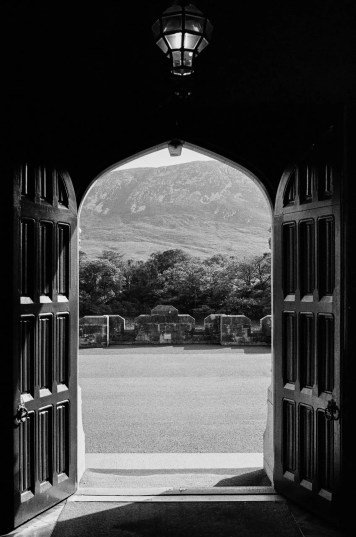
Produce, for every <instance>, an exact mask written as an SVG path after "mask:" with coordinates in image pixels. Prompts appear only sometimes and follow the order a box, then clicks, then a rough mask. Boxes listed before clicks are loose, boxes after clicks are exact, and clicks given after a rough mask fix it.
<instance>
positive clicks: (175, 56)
mask: <svg viewBox="0 0 356 537" xmlns="http://www.w3.org/2000/svg"><path fill="white" fill-rule="evenodd" d="M172 60H173V67H180V66H181V65H182V54H181V52H180V50H174V51H173V52H172Z"/></svg>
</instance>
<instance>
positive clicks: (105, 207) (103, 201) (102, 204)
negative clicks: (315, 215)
mask: <svg viewBox="0 0 356 537" xmlns="http://www.w3.org/2000/svg"><path fill="white" fill-rule="evenodd" d="M186 146H187V147H188V148H192V147H194V149H195V150H199V152H200V151H202V150H201V148H200V147H199V148H197V146H193V145H191V144H189V143H186V144H184V150H183V152H184V151H185V147H186ZM162 148H163V149H164V151H166V152H167V154H168V150H167V144H161V145H160V146H156V147H155V148H153V149H154V150H157V149H162ZM152 154H154V152H153V153H151V155H152ZM205 154H207V155H209V157H213V156H214V157H215V158H216V160H217V161H219V160H221V161H222V162H223V164H224V165H225V164H227V165H228V167H229V168H230V169H231V170H234V168H237V169H238V170H239V171H243V177H244V181H245V182H246V183H248V184H249V185H250V184H251V182H253V183H254V184H258V190H260V189H261V188H262V187H261V186H260V185H261V184H262V183H261V181H260V180H259V179H257V177H256V175H255V174H253V173H252V172H250V171H248V170H247V169H246V168H245V167H243V166H240V165H238V164H236V163H232V161H230V160H228V159H222V158H221V157H218V156H217V155H216V154H213V153H211V152H208V151H206V152H205ZM135 156H136V158H137V155H135ZM175 160H176V159H174V158H171V161H175ZM135 161H136V159H133V160H132V163H134V162H135ZM120 164H122V163H121V162H119V163H116V164H114V165H113V166H111V167H110V168H108V170H109V171H110V170H113V169H114V170H116V169H118V170H119V169H120ZM175 164H177V162H175ZM146 165H148V164H146ZM125 173H126V172H125ZM105 176H106V179H105V181H106V182H103V183H100V185H99V186H97V187H96V190H95V192H96V194H93V195H92V197H91V198H90V201H88V209H87V210H88V213H89V212H93V214H96V206H95V202H94V200H95V199H97V203H98V210H100V211H103V212H104V213H106V211H110V210H111V211H113V209H109V204H110V207H111V206H112V201H113V200H112V199H110V202H108V201H107V198H106V197H105V190H106V189H110V188H111V184H112V185H114V184H115V181H116V176H115V174H114V173H113V174H110V173H107V171H106V172H104V175H101V174H100V175H99V177H105ZM138 177H141V176H140V175H138ZM188 177H189V175H188ZM231 177H233V174H232V175H231ZM247 177H248V179H247ZM229 178H230V176H229ZM95 180H96V179H95ZM110 181H111V183H110ZM126 181H130V184H131V181H132V178H131V177H129V176H127V177H125V184H126ZM137 181H138V182H139V179H137ZM157 181H158V178H157ZM250 181H251V182H250ZM91 184H93V183H91ZM104 185H105V186H104ZM253 186H254V185H253ZM90 188H91V187H90V186H89V188H88V190H89V189H90ZM249 188H251V189H252V186H251V187H249ZM113 189H114V187H113ZM193 190H194V188H193ZM256 190H257V189H255V188H254V190H253V192H254V193H255V198H254V199H253V201H251V203H253V202H255V204H257V199H258V203H259V204H262V202H261V197H262V196H261V197H258V196H257V192H256ZM110 192H111V193H112V191H111V190H110ZM202 192H203V191H202ZM123 195H124V194H123ZM97 196H98V197H97ZM113 196H114V195H113ZM266 198H268V196H267V194H266V193H264V199H265V200H266ZM130 199H131V198H130ZM83 203H84V201H82V204H81V209H80V215H81V214H82V212H81V211H82V208H83ZM142 203H144V201H142ZM142 203H141V202H140V203H139V205H140V204H141V205H142ZM271 205H272V204H271V201H270V200H269V199H268V205H267V203H266V206H265V205H264V206H263V210H264V214H266V213H267V210H266V207H268V208H269V217H270V219H271V215H272V214H271V213H272V209H271ZM114 206H116V202H115V204H114ZM122 210H123V212H124V210H125V209H124V208H123V209H122ZM211 210H212V211H213V209H211ZM100 214H102V212H100ZM140 214H142V213H139V215H138V216H136V218H137V220H139V218H140ZM143 214H144V213H143ZM266 221H267V225H266V230H267V229H268V228H269V227H270V225H271V220H270V221H269V222H268V219H267V217H266V219H265V220H264V222H266ZM106 225H108V224H106ZM115 225H116V224H115ZM117 225H120V224H117ZM80 226H81V224H80ZM246 226H247V225H246ZM236 231H238V227H237V228H236ZM110 233H111V232H110ZM157 233H158V235H159V234H160V230H159V229H158V230H157ZM89 235H90V230H89V224H88V223H87V231H86V237H87V238H89ZM235 240H236V235H235ZM103 243H104V238H103ZM106 247H108V245H106V246H105V248H106ZM176 247H178V246H176ZM121 248H124V246H123V245H121ZM265 248H266V250H268V242H267V239H266V244H265ZM83 250H84V251H87V250H86V246H85V245H83ZM121 251H122V252H124V251H125V250H124V249H123V250H121ZM264 251H265V250H264ZM218 252H219V250H216V252H215V253H218ZM231 253H232V252H231ZM241 255H246V257H247V256H248V254H247V253H246V254H245V253H244V254H241ZM93 256H94V254H93V253H92V258H93ZM96 256H98V253H97V252H96V255H95V257H96ZM179 311H180V313H187V312H186V311H184V310H182V311H181V310H179ZM222 311H223V310H222ZM113 313H117V314H119V315H122V316H124V317H125V314H124V313H122V312H121V311H120V310H116V311H113ZM139 313H147V312H143V311H142V310H141V311H139V312H137V313H136V315H139ZM234 313H236V314H237V313H243V310H240V311H236V312H234ZM268 313H270V311H268ZM98 314H99V315H100V313H97V315H98ZM86 315H95V313H91V312H88V313H86ZM192 315H193V313H192ZM206 315H207V314H206ZM261 317H262V315H261ZM88 321H89V319H88ZM126 348H127V347H126ZM83 352H84V351H83ZM250 358H251V360H252V356H251V357H250ZM267 367H268V377H269V378H270V371H269V363H268V364H267ZM91 375H92V373H91ZM100 376H101V375H100ZM266 376H267V375H266ZM83 382H84V381H83ZM266 388H267V387H265V386H264V387H263V389H261V390H260V391H261V399H264V402H265V400H266V395H267V393H266ZM270 391H271V389H270ZM84 393H85V399H86V402H85V404H86V405H88V404H89V403H88V399H90V398H88V395H87V393H86V392H84ZM115 401H116V400H115V399H114V400H113V401H112V402H113V403H114V402H115ZM120 403H121V404H118V402H117V404H118V406H119V409H118V411H117V414H119V413H120V412H121V411H120V409H121V407H122V406H123V405H122V400H121V399H120ZM99 404H101V403H99ZM236 404H239V403H238V401H236ZM261 406H262V403H261ZM265 406H267V405H266V403H265ZM89 408H90V412H93V402H92V401H90V407H89V406H88V407H87V409H88V411H89ZM268 409H269V414H270V416H269V433H268V434H266V435H265V451H266V453H268V455H266V456H268V458H269V461H268V464H267V465H266V468H267V471H268V473H269V475H270V477H271V478H272V468H273V456H272V454H273V449H272V443H271V442H272V433H271V423H272V407H271V404H270V403H269V405H268ZM264 410H265V409H263V414H264ZM261 413H262V411H261ZM89 415H91V414H89ZM233 415H234V414H233ZM177 420H178V418H177ZM242 420H243V416H242V417H241V421H242ZM241 421H240V420H239V419H238V416H236V423H241ZM261 421H262V420H261ZM100 423H101V424H103V423H105V415H104V414H103V415H102V419H101V420H100ZM118 423H119V420H118V419H116V421H115V425H114V426H113V430H115V431H120V428H119V426H118ZM122 423H124V418H122ZM136 427H137V424H136ZM232 427H234V432H231V439H233V438H236V439H237V438H239V435H240V437H241V436H244V435H243V434H241V430H240V431H238V430H236V429H235V426H232ZM236 428H237V426H236ZM251 429H252V427H251ZM88 430H89V426H88ZM100 430H101V431H102V429H100ZM259 430H260V428H259ZM254 433H255V431H251V434H254ZM125 434H127V435H128V436H129V435H130V430H129V428H127V429H126V428H125V426H124V429H123V430H122V431H121V434H120V435H119V437H121V436H122V435H123V436H125ZM262 434H263V432H262V431H261V434H260V436H259V438H260V443H261V445H259V447H258V448H257V449H250V451H258V452H262ZM95 435H96V437H100V441H101V442H102V445H103V444H104V442H103V441H102V435H100V434H99V433H98V432H96V433H95ZM256 435H257V433H256ZM137 436H140V435H139V433H138V435H137ZM117 442H118V443H120V445H121V446H122V444H123V441H122V440H121V438H120V440H119V439H118V440H117ZM90 443H91V445H93V443H94V442H93V441H92V436H91V437H90ZM182 443H183V442H182ZM216 443H217V442H216ZM231 444H233V442H231ZM95 445H96V446H98V445H99V441H98V440H96V441H95ZM110 445H113V441H112V440H110ZM129 445H130V448H128V449H126V450H125V449H121V450H120V449H118V448H117V451H124V452H130V449H132V450H134V451H135V450H136V448H133V447H132V442H131V443H130V444H129ZM207 445H208V444H207ZM226 445H227V444H226ZM267 445H268V446H269V447H268V449H267ZM200 449H202V448H201V447H200ZM243 449H245V448H241V444H240V443H239V442H238V441H237V442H236V445H235V449H234V447H232V451H236V452H239V451H243ZM147 450H148V451H150V449H149V448H147ZM180 450H181V451H184V449H178V451H180ZM225 450H226V449H225ZM89 451H93V452H95V451H99V450H98V449H95V448H93V447H92V446H91V447H90V449H89ZM103 451H105V449H103ZM107 451H110V452H111V451H115V445H114V447H112V448H111V449H110V448H109V449H108V448H107ZM176 451H177V450H176ZM188 451H189V449H188ZM203 451H204V450H203ZM206 451H209V449H206ZM210 451H214V452H216V451H220V450H219V449H210ZM221 451H224V449H221ZM259 464H260V463H259ZM256 466H257V464H256ZM93 467H94V466H93ZM119 486H120V485H119Z"/></svg>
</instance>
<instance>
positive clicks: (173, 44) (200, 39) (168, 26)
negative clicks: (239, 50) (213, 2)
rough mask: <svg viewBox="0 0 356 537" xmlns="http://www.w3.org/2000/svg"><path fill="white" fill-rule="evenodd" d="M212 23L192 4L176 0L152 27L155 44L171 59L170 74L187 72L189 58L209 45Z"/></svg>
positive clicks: (190, 69)
mask: <svg viewBox="0 0 356 537" xmlns="http://www.w3.org/2000/svg"><path fill="white" fill-rule="evenodd" d="M212 31H213V25H212V24H211V22H210V21H209V20H208V19H207V17H205V16H204V14H203V13H202V11H200V9H198V8H197V7H195V6H194V5H193V4H190V3H187V2H181V3H179V1H178V0H176V1H175V2H174V3H173V5H171V6H170V7H169V8H167V9H166V10H165V11H164V12H163V13H162V15H161V16H160V17H159V18H158V19H157V20H156V22H155V23H154V24H153V26H152V32H153V36H154V39H155V42H156V45H157V46H158V47H159V48H160V49H161V50H162V52H163V53H164V54H165V56H166V57H167V58H169V59H170V60H171V65H172V69H171V73H172V74H173V75H177V76H187V75H191V74H192V73H193V72H194V70H193V61H194V60H195V59H196V57H197V56H198V55H199V54H200V53H201V52H202V51H203V50H204V49H205V48H206V47H207V46H208V45H209V42H210V40H211V35H212Z"/></svg>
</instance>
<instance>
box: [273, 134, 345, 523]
mask: <svg viewBox="0 0 356 537" xmlns="http://www.w3.org/2000/svg"><path fill="white" fill-rule="evenodd" d="M340 185H341V149H340V147H339V144H338V138H337V135H336V133H335V132H334V131H333V129H331V131H330V132H328V133H327V134H326V135H325V137H324V138H323V139H322V140H321V141H320V143H319V144H318V145H315V146H314V147H313V148H312V149H311V150H310V151H309V152H308V154H307V155H305V157H304V158H303V159H301V160H300V161H299V162H298V163H296V164H295V165H294V166H292V167H291V168H290V170H288V171H287V172H286V173H285V174H284V176H283V178H282V180H281V183H280V186H279V190H278V195H277V203H276V209H275V217H274V275H273V276H274V295H273V323H274V328H273V331H274V342H273V344H274V360H275V361H274V363H275V369H274V385H275V392H274V409H275V411H274V412H275V414H274V418H275V421H274V423H275V432H274V449H275V468H274V481H275V488H276V489H277V490H278V491H279V492H281V493H283V494H285V495H286V496H287V497H289V498H291V499H292V500H294V501H296V502H298V503H301V504H302V505H304V506H305V507H306V508H307V509H311V510H313V511H315V512H317V513H319V514H320V515H322V516H324V517H326V518H330V517H332V516H333V515H334V514H335V513H336V511H337V510H336V506H337V503H338V496H339V492H340V490H339V479H340V463H341V460H340V457H341V453H340V423H341V420H342V415H341V413H340V397H341V394H340V363H341V352H342V345H341V322H342V319H341V311H342V308H341V303H342V294H341V293H342V282H341V274H342V272H341V268H342V267H341V253H342V252H341V248H342V244H341V233H340V228H341V223H340Z"/></svg>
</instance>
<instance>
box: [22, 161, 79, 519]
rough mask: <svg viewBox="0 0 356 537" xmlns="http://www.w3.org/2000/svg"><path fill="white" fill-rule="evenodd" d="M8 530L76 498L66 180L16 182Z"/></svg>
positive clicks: (73, 274)
mask: <svg viewBox="0 0 356 537" xmlns="http://www.w3.org/2000/svg"><path fill="white" fill-rule="evenodd" d="M14 207H15V212H14V237H13V240H14V244H15V245H17V246H16V247H17V248H18V256H17V258H18V261H17V263H15V269H14V282H15V284H14V302H15V304H16V306H15V309H14V323H13V325H14V349H15V355H16V356H17V359H16V360H14V371H13V376H14V390H15V393H14V409H13V416H14V427H13V430H14V448H15V467H14V470H15V471H14V481H13V488H14V494H13V497H14V511H13V521H12V526H13V527H17V526H18V525H20V524H22V523H23V522H25V521H26V520H28V519H30V518H32V517H33V516H35V515H37V514H38V513H40V512H41V511H43V510H45V509H48V508H49V507H51V506H52V505H54V504H55V503H58V502H59V501H61V500H63V499H65V498H66V497H68V496H69V495H70V494H72V493H73V492H75V490H76V466H77V461H76V456H77V455H76V454H77V451H76V446H77V438H76V426H77V421H76V420H77V416H76V410H77V403H76V391H77V365H76V360H77V283H76V282H77V210H76V201H75V196H74V191H73V188H72V184H71V181H70V178H69V176H68V175H67V174H66V173H65V172H63V171H61V170H56V169H53V168H51V167H48V166H38V165H28V164H26V165H23V166H20V167H19V169H18V170H17V172H16V174H15V184H14Z"/></svg>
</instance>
